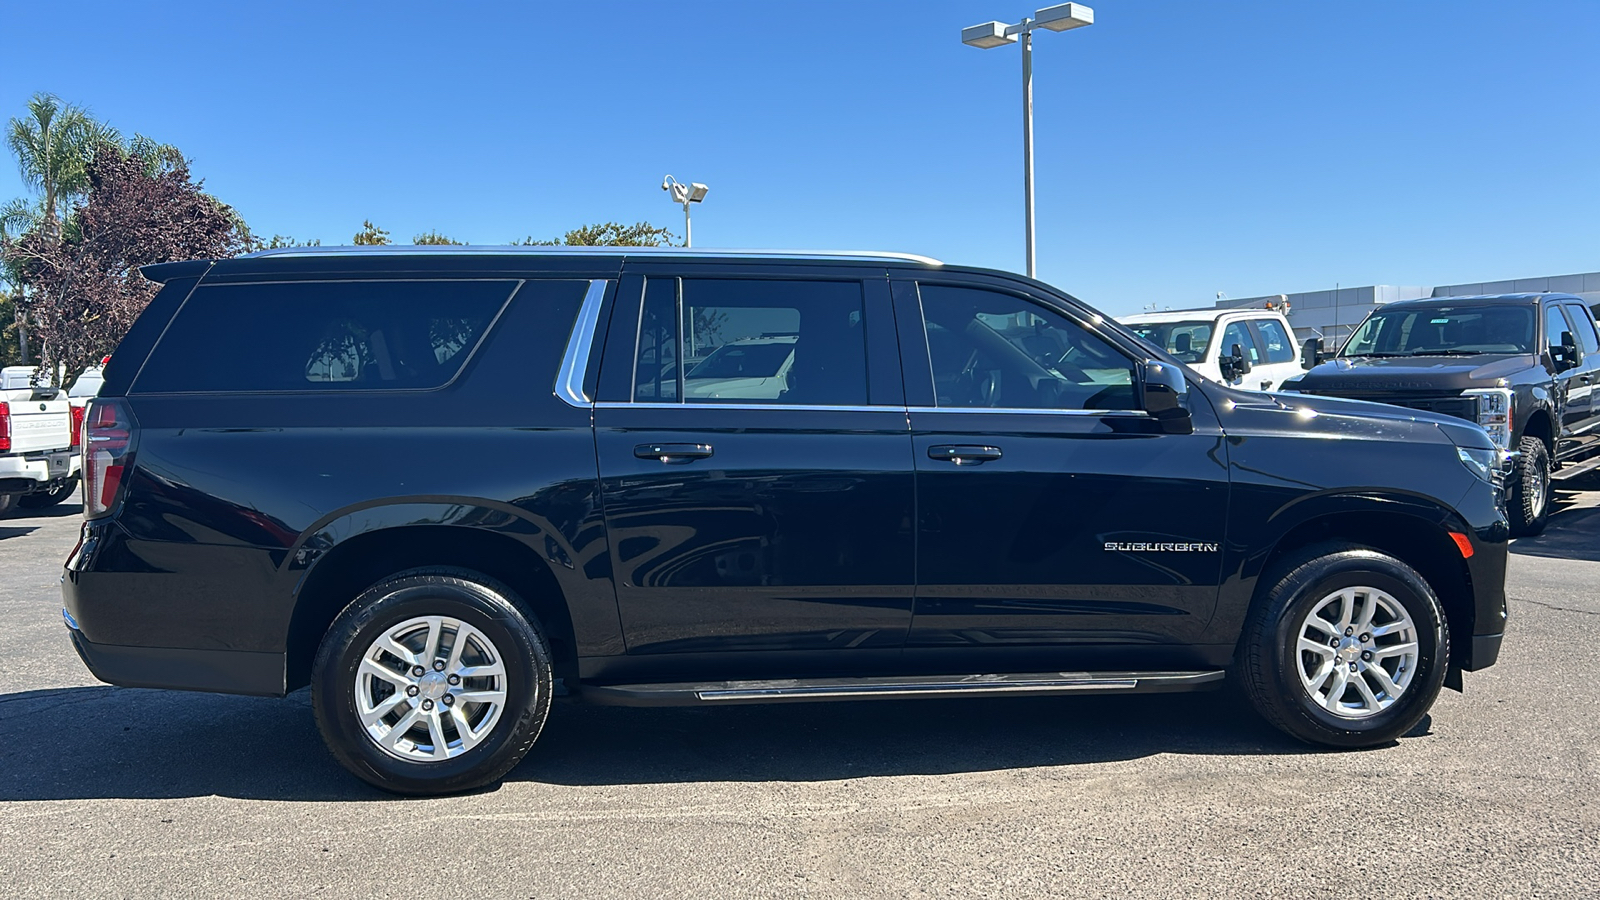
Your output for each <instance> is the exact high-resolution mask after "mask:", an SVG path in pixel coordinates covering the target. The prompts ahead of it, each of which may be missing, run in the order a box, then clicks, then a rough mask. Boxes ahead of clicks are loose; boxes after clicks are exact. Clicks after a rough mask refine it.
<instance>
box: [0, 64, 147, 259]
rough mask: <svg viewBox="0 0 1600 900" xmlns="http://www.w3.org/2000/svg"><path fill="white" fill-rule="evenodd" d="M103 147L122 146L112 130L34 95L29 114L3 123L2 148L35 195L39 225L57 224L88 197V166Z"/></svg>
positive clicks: (48, 97)
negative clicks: (71, 203)
mask: <svg viewBox="0 0 1600 900" xmlns="http://www.w3.org/2000/svg"><path fill="white" fill-rule="evenodd" d="M107 141H110V142H115V143H117V144H119V145H120V144H121V143H122V141H121V136H120V135H118V134H117V132H116V130H115V129H113V128H111V127H110V126H108V125H103V124H101V123H99V122H96V121H95V120H94V119H93V118H91V117H90V116H89V111H88V110H86V109H84V108H83V107H81V106H74V105H72V104H70V103H63V102H62V100H61V98H60V97H57V96H56V95H54V94H45V93H39V94H34V95H33V97H32V99H30V100H29V101H28V114H27V115H26V116H23V117H22V118H16V119H12V120H11V121H10V123H8V125H7V127H6V144H7V145H8V146H9V147H10V148H11V152H12V153H13V154H14V155H15V156H16V157H17V168H18V170H19V171H20V172H21V174H22V180H23V181H24V182H25V183H27V184H28V185H29V186H31V187H33V188H34V189H35V190H37V191H38V192H39V194H40V197H41V203H40V206H39V209H38V213H39V215H40V218H41V220H42V221H43V222H47V223H50V224H52V225H54V224H56V223H59V222H60V221H61V219H62V218H64V216H63V215H62V211H63V210H64V209H65V206H66V204H67V202H68V201H69V200H70V199H71V198H73V197H80V196H82V195H83V194H84V193H85V192H87V191H88V189H89V176H88V173H87V166H88V164H89V160H90V159H91V158H93V156H94V152H95V148H96V147H98V146H99V145H100V144H101V143H104V142H107ZM29 230H31V229H29Z"/></svg>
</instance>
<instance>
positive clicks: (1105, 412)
mask: <svg viewBox="0 0 1600 900" xmlns="http://www.w3.org/2000/svg"><path fill="white" fill-rule="evenodd" d="M906 411H907V412H914V413H1002V414H1006V415H1010V414H1013V413H1019V414H1022V415H1028V416H1095V417H1098V418H1104V417H1106V416H1118V417H1127V416H1140V417H1147V416H1149V415H1150V414H1149V413H1148V412H1146V411H1144V410H1142V409H1027V408H1022V407H1015V406H912V407H908V408H907V410H906Z"/></svg>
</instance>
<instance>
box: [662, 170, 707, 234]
mask: <svg viewBox="0 0 1600 900" xmlns="http://www.w3.org/2000/svg"><path fill="white" fill-rule="evenodd" d="M661 189H662V190H663V191H668V192H670V193H671V195H672V200H673V202H674V203H682V204H683V246H685V247H692V246H694V232H693V231H692V230H691V228H692V226H691V224H690V221H689V204H691V203H700V202H703V201H704V200H705V199H706V192H707V191H708V190H710V188H708V187H706V186H705V185H703V184H701V183H700V182H698V181H694V182H690V183H689V184H680V183H679V182H678V180H677V179H675V178H673V177H672V176H671V175H668V176H667V177H666V178H663V179H661Z"/></svg>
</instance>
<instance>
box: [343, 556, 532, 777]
mask: <svg viewBox="0 0 1600 900" xmlns="http://www.w3.org/2000/svg"><path fill="white" fill-rule="evenodd" d="M525 610H526V607H525V606H523V605H522V603H521V601H520V600H519V598H518V597H517V596H516V595H515V594H514V593H512V592H511V590H510V589H509V588H507V587H505V586H504V585H502V584H499V583H497V582H495V581H493V580H491V579H489V578H485V577H484V576H482V575H478V574H476V573H471V572H462V571H456V570H441V569H428V570H415V571H411V572H404V573H401V574H399V575H396V576H394V577H392V578H390V579H388V580H386V581H384V582H382V583H380V584H377V585H375V586H373V587H371V588H369V589H367V590H366V591H365V592H364V593H363V594H362V595H361V596H360V597H358V598H356V600H355V602H353V603H351V604H350V605H349V606H348V607H346V608H345V610H344V611H343V612H342V613H340V614H339V617H338V618H337V619H335V620H334V623H333V625H332V626H331V627H330V628H329V629H328V633H327V634H326V635H325V636H324V637H323V639H322V643H321V644H320V645H319V646H318V648H317V655H316V660H315V661H314V663H313V664H312V671H311V706H312V710H313V711H314V713H315V715H316V720H317V729H318V730H319V731H320V732H321V733H322V739H323V741H324V742H325V743H326V744H327V745H328V750H329V751H330V752H332V754H333V756H334V758H335V759H337V760H338V761H339V764H340V765H342V766H344V767H345V768H346V769H349V770H350V771H351V772H352V773H353V774H355V775H356V777H358V778H360V779H362V780H363V781H366V782H367V783H369V784H372V785H374V786H375V787H378V788H382V789H383V790H386V791H390V792H393V793H396V794H411V795H429V794H449V793H455V792H459V791H467V790H471V789H473V788H477V787H482V786H483V785H486V784H489V783H491V782H495V781H498V780H499V779H501V778H503V777H504V776H505V774H506V773H507V772H510V771H511V769H512V768H513V767H514V766H516V764H517V763H518V762H520V761H521V760H522V757H523V756H524V755H526V754H527V752H528V750H529V748H531V747H532V746H533V742H534V741H535V740H537V739H538V737H539V732H540V731H541V730H542V729H543V728H544V723H545V719H546V718H547V717H548V716H549V712H550V695H551V685H552V672H551V656H550V646H549V644H548V643H547V642H546V640H545V638H544V636H543V633H542V631H541V629H540V627H539V624H538V622H537V620H536V619H535V618H534V617H533V616H532V615H531V614H529V613H528V612H526V611H525ZM428 617H435V618H438V619H439V620H440V625H439V626H438V627H435V626H434V625H433V624H432V623H430V622H428V621H427V619H428ZM408 629H409V630H408ZM463 636H465V638H463ZM386 639H387V641H388V643H384V642H385V640H386ZM430 641H431V644H430ZM447 641H448V643H449V645H450V646H451V649H449V650H447V649H446V646H447V643H446V642H447ZM457 645H459V646H460V647H461V648H462V652H461V655H460V659H459V660H457V658H456V655H455V653H454V648H455V646H457ZM429 646H432V647H433V648H434V649H433V650H432V651H431V652H430V651H429V650H428V649H427V648H428V647H429ZM386 647H388V648H391V649H385V648H386ZM394 649H398V651H399V653H397V652H392V651H393V650H394ZM400 653H406V654H407V656H408V659H409V661H410V662H411V663H412V665H415V664H418V663H420V664H422V665H423V666H424V672H425V674H424V675H423V676H422V677H420V678H419V677H417V676H415V674H414V673H415V669H414V668H408V667H407V666H406V665H405V663H404V662H403V660H402V657H401V655H399V654H400ZM430 657H431V658H432V659H433V660H434V661H436V662H437V663H439V665H438V666H435V665H433V663H431V662H429V659H430ZM369 658H370V659H371V660H373V662H372V663H371V664H370V665H367V666H365V667H364V666H363V662H364V660H368V659H369ZM496 660H498V663H499V672H498V673H493V670H494V668H495V666H494V662H495V661H496ZM377 667H382V669H383V670H386V672H385V673H384V674H375V673H378V672H379V669H378V668H377ZM440 667H444V669H443V670H440V671H437V672H435V671H428V670H430V669H434V670H437V669H440ZM474 669H475V670H477V671H479V672H483V671H489V672H491V673H492V674H488V675H466V676H465V677H464V678H457V677H456V673H457V672H470V671H473V670H474ZM401 670H405V671H401ZM452 678H455V679H456V680H453V681H451V680H449V679H452ZM413 688H415V691H414V692H413V691H412V689H413ZM403 692H409V693H408V695H407V696H405V697H402V696H401V694H402V693H403ZM463 692H465V693H463ZM496 692H498V693H499V694H500V695H501V696H500V698H499V701H498V704H495V703H494V702H481V703H480V702H474V701H471V700H468V699H467V697H469V696H471V697H479V698H485V697H492V696H493V695H495V694H496ZM458 696H459V697H460V699H454V698H456V697H458ZM447 697H448V698H450V699H446V698H447ZM430 698H431V699H430ZM451 700H454V703H451ZM385 706H388V707H389V709H388V711H386V712H382V713H381V714H378V715H374V714H375V713H379V711H380V710H382V709H383V707H385ZM424 707H431V710H432V711H431V712H429V711H427V710H425V709H424ZM363 710H365V712H366V715H367V718H366V720H363ZM430 719H431V720H432V721H431V722H430V721H429V720H430ZM408 720H409V721H410V722H411V723H413V724H410V725H409V727H407V728H406V729H405V730H404V731H401V732H399V734H397V733H396V731H397V729H398V728H400V727H401V726H402V724H403V723H405V722H407V721H408ZM463 723H464V725H465V728H463ZM435 729H437V730H435ZM475 729H482V730H481V731H475ZM452 735H453V738H452ZM385 737H386V738H388V739H389V740H388V741H387V743H388V744H389V745H390V749H385V748H384V747H383V746H380V743H379V741H380V739H382V738H385ZM441 750H442V752H441Z"/></svg>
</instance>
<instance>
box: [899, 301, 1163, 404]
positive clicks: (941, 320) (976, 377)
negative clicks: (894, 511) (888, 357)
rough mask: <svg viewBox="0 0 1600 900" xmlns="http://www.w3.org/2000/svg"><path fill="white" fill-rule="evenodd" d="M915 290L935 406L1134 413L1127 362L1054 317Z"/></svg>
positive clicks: (1014, 304) (1038, 309) (1023, 306)
mask: <svg viewBox="0 0 1600 900" xmlns="http://www.w3.org/2000/svg"><path fill="white" fill-rule="evenodd" d="M919 292H920V294H921V296H922V314H923V318H924V320H925V322H926V326H927V336H928V354H929V357H930V360H931V362H932V367H933V386H934V397H935V402H936V403H937V405H939V406H941V407H979V408H982V407H987V408H992V409H1061V410H1086V409H1137V408H1138V404H1137V403H1136V402H1135V396H1134V383H1135V379H1134V363H1133V361H1132V360H1130V359H1129V358H1128V357H1127V356H1126V355H1124V354H1123V353H1122V351H1121V350H1118V349H1117V348H1116V347H1114V346H1112V345H1111V344H1110V343H1108V342H1107V341H1106V340H1105V339H1104V338H1101V337H1100V336H1099V335H1096V334H1095V333H1094V332H1092V331H1090V330H1089V329H1087V328H1085V327H1083V326H1082V325H1079V324H1078V323H1077V322H1074V321H1073V320H1071V319H1069V318H1067V317H1066V316H1064V315H1062V314H1061V313H1058V312H1056V311H1055V310H1051V309H1047V308H1045V307H1043V306H1039V305H1037V304H1035V303H1033V302H1031V301H1028V300H1025V299H1023V298H1021V297H1017V296H1014V295H1012V294H1002V293H998V292H996V291H989V290H984V289H981V288H968V287H953V286H948V285H931V284H924V285H920V286H919Z"/></svg>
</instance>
